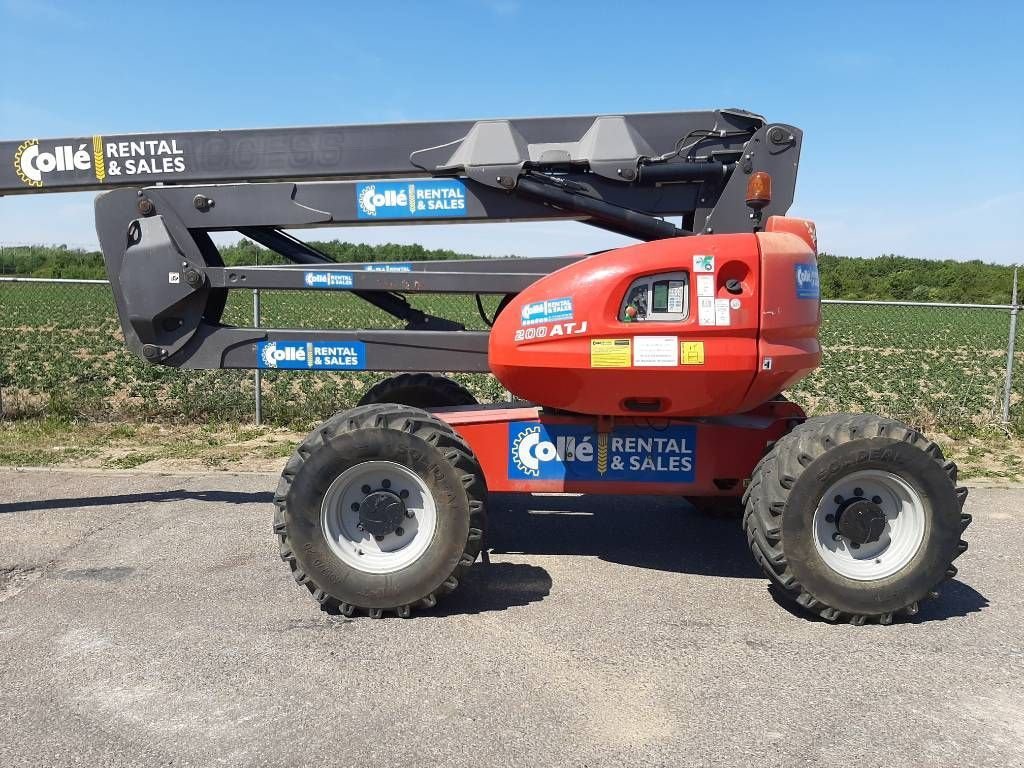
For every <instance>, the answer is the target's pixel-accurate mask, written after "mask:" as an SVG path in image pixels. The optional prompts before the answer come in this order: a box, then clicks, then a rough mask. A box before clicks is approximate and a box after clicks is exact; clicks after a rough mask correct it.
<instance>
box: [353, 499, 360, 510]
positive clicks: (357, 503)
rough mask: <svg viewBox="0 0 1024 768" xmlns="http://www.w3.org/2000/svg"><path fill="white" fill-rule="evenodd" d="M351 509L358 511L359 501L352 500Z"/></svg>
mask: <svg viewBox="0 0 1024 768" xmlns="http://www.w3.org/2000/svg"><path fill="white" fill-rule="evenodd" d="M352 511H353V512H358V511H359V502H357V501H353V502H352Z"/></svg>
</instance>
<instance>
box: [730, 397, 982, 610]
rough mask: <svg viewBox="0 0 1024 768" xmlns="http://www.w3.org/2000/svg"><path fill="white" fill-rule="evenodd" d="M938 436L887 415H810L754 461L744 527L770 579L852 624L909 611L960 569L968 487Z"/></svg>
mask: <svg viewBox="0 0 1024 768" xmlns="http://www.w3.org/2000/svg"><path fill="white" fill-rule="evenodd" d="M956 479H957V470H956V465H955V464H954V463H953V462H951V461H946V460H945V459H944V457H943V455H942V451H941V449H940V448H939V446H938V445H936V444H935V443H934V442H931V441H930V440H928V439H927V438H925V437H924V436H923V435H922V434H921V433H919V432H917V431H916V430H913V429H911V428H909V427H907V426H905V425H903V424H901V423H899V422H897V421H894V420H893V419H887V418H883V417H880V416H872V415H866V414H840V415H837V416H825V417H817V418H812V419H808V420H807V421H806V422H804V423H803V424H801V425H799V426H797V427H796V428H795V429H794V430H793V431H792V432H790V433H789V434H788V435H786V436H785V437H783V438H782V439H781V440H779V441H778V442H777V443H776V444H775V446H774V447H773V448H772V450H771V451H769V453H768V454H767V455H766V456H765V457H764V458H763V459H762V460H761V462H760V463H759V464H758V466H757V468H756V469H755V470H754V473H753V476H752V477H751V482H750V486H749V487H748V489H747V492H746V495H745V505H746V508H745V512H744V519H743V522H744V528H745V530H746V534H747V540H748V542H749V544H750V548H751V550H752V552H753V553H754V557H755V559H756V560H757V561H758V563H759V564H760V565H761V567H762V569H763V570H764V572H765V574H766V575H767V576H768V577H769V579H770V580H771V581H772V582H773V583H774V584H775V585H776V586H777V587H779V588H780V589H781V590H783V592H784V593H785V594H787V595H789V596H790V597H792V598H793V599H795V600H796V602H797V603H799V604H800V605H801V606H802V607H803V608H804V609H806V610H808V611H810V612H812V613H815V614H817V615H819V616H821V617H823V618H825V619H828V620H831V621H835V620H840V619H845V620H848V621H850V622H851V623H853V624H863V623H864V622H865V621H868V620H877V621H879V622H880V623H882V624H889V623H892V621H893V617H894V616H896V615H898V614H904V615H908V616H912V615H914V614H916V613H917V611H918V605H919V603H920V602H921V601H922V600H924V599H926V598H929V597H936V596H937V595H938V586H939V585H940V584H941V583H942V582H943V581H944V580H945V579H949V578H952V577H953V576H955V575H956V573H957V570H956V568H955V567H954V566H953V564H952V563H953V560H955V559H956V558H957V557H959V556H960V555H961V554H962V553H963V552H964V551H966V549H967V543H966V542H965V541H963V540H962V539H961V538H960V535H961V534H962V533H963V531H964V530H965V529H966V528H967V526H968V525H969V524H970V522H971V517H970V515H966V514H964V513H963V512H962V509H963V504H964V500H965V499H966V497H967V490H966V489H965V488H958V487H957V485H956Z"/></svg>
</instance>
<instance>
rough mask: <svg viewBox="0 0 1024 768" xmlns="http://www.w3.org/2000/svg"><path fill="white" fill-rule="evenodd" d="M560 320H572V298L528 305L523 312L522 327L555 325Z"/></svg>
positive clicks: (535, 302) (564, 297)
mask: <svg viewBox="0 0 1024 768" xmlns="http://www.w3.org/2000/svg"><path fill="white" fill-rule="evenodd" d="M560 320H572V297H571V296H563V297H562V298H560V299H545V300H544V301H534V302H531V303H529V304H526V305H525V306H524V307H523V312H522V325H524V326H525V325H538V324H539V323H554V322H557V321H560Z"/></svg>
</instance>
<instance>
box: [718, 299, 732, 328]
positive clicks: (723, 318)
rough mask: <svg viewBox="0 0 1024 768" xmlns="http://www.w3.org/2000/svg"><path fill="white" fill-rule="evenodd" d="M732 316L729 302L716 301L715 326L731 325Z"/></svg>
mask: <svg viewBox="0 0 1024 768" xmlns="http://www.w3.org/2000/svg"><path fill="white" fill-rule="evenodd" d="M731 322H732V315H730V314H729V300H728V299H715V325H730V324H731Z"/></svg>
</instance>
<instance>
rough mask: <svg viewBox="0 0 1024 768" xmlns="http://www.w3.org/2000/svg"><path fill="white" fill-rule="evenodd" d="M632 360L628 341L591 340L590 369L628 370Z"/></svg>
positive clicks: (631, 346)
mask: <svg viewBox="0 0 1024 768" xmlns="http://www.w3.org/2000/svg"><path fill="white" fill-rule="evenodd" d="M632 359H633V345H632V343H631V341H630V339H591V340H590V367H591V368H629V366H630V363H631V361H632Z"/></svg>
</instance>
